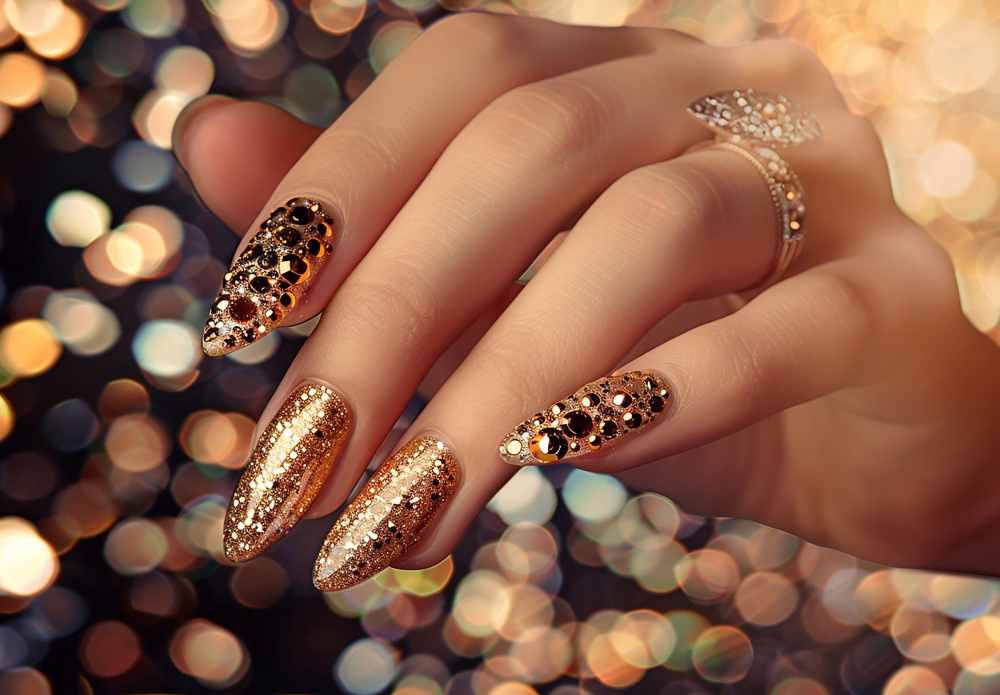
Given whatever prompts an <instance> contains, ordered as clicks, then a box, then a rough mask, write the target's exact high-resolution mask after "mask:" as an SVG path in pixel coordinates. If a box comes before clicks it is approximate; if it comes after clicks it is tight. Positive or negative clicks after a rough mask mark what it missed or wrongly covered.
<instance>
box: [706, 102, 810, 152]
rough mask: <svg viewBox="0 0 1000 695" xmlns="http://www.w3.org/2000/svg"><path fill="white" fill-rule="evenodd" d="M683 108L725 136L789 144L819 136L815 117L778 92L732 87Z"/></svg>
mask: <svg viewBox="0 0 1000 695" xmlns="http://www.w3.org/2000/svg"><path fill="white" fill-rule="evenodd" d="M687 111H688V113H689V114H691V115H692V116H694V117H695V118H697V119H698V120H700V121H704V123H705V125H707V126H708V127H709V128H711V129H712V131H713V132H715V133H716V134H717V135H721V136H722V137H723V138H725V139H726V140H732V141H734V142H738V141H740V140H746V141H747V142H749V143H756V144H760V145H778V146H791V145H801V144H803V143H806V142H811V141H813V140H815V139H817V138H818V137H819V136H820V133H821V131H820V127H819V122H818V121H817V120H816V117H815V116H814V115H813V114H812V113H810V112H809V111H807V110H806V109H804V108H802V107H801V106H799V105H798V104H796V103H795V102H793V101H790V100H788V99H786V98H785V97H783V96H782V95H780V94H768V93H767V92H757V91H754V90H752V89H742V90H741V89H732V90H729V91H726V92H715V93H714V94H709V95H708V96H705V97H702V98H701V99H699V100H698V101H695V102H693V103H692V104H691V105H690V106H688V108H687Z"/></svg>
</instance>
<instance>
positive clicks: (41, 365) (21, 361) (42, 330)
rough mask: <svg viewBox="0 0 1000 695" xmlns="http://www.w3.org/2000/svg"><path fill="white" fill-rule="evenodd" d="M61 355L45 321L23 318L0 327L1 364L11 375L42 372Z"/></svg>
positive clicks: (60, 345) (35, 374)
mask: <svg viewBox="0 0 1000 695" xmlns="http://www.w3.org/2000/svg"><path fill="white" fill-rule="evenodd" d="M61 354H62V343H60V342H59V336H58V335H57V334H56V331H55V329H53V328H52V325H51V324H49V322H48V321H43V320H42V319H24V320H22V321H15V322H14V323H8V324H7V325H6V326H4V327H3V328H0V367H3V368H4V369H6V370H7V371H8V372H9V373H11V374H13V375H14V376H18V377H32V376H38V375H39V374H43V373H44V372H47V371H48V370H49V369H51V368H52V366H53V365H54V364H55V363H56V362H57V361H58V360H59V356H60V355H61Z"/></svg>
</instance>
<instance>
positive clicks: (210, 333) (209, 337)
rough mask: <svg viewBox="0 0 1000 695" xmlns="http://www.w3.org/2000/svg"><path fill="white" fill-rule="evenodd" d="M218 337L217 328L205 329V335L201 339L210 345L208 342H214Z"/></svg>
mask: <svg viewBox="0 0 1000 695" xmlns="http://www.w3.org/2000/svg"><path fill="white" fill-rule="evenodd" d="M218 337H219V329H218V328H206V329H205V334H204V335H203V336H202V338H203V339H204V341H205V342H206V343H210V342H212V341H213V340H215V339H216V338H218Z"/></svg>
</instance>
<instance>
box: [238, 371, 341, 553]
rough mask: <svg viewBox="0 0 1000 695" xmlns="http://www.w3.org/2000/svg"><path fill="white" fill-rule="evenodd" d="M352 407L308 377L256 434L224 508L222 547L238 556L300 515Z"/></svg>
mask: <svg viewBox="0 0 1000 695" xmlns="http://www.w3.org/2000/svg"><path fill="white" fill-rule="evenodd" d="M351 421H352V418H351V411H350V409H349V408H348V407H347V405H346V403H345V402H344V400H343V399H342V398H341V397H340V396H338V395H337V394H336V393H334V391H333V390H332V389H330V388H329V387H328V386H324V385H323V384H320V383H318V382H313V381H307V382H304V383H302V384H300V385H299V386H297V387H296V388H295V389H294V390H293V391H292V392H291V393H290V394H289V395H288V398H287V399H286V400H285V402H284V404H283V405H282V406H281V408H280V409H279V410H278V413H277V414H276V415H275V416H274V419H272V420H271V421H270V422H269V423H268V425H267V427H265V428H264V432H263V433H262V434H261V435H260V438H259V439H258V440H257V445H256V446H255V447H254V450H253V453H252V454H251V455H250V461H249V462H248V463H247V465H246V467H245V468H244V469H243V474H242V475H241V476H240V480H239V482H238V483H237V484H236V491H235V492H233V497H232V500H231V501H230V502H229V510H228V511H227V512H226V519H225V527H224V530H223V543H222V546H223V549H224V550H225V552H226V557H228V558H229V559H230V560H232V561H234V562H243V561H245V560H249V559H250V558H253V557H256V556H257V555H259V554H260V553H262V552H264V551H265V550H267V549H268V548H269V547H271V546H272V545H274V543H276V542H277V541H278V540H279V539H280V538H281V537H282V536H284V535H285V534H286V533H288V532H289V531H290V530H291V529H292V527H293V526H295V524H296V522H298V520H299V519H301V518H302V515H303V514H305V512H306V510H307V509H308V508H309V505H310V504H312V502H313V500H314V499H315V498H316V494H317V493H318V492H319V490H320V488H321V487H322V486H323V482H324V481H325V480H326V478H327V475H329V473H330V469H331V468H332V467H333V462H334V460H335V459H336V458H337V454H338V453H339V452H340V450H341V449H342V448H343V445H344V442H345V441H346V440H347V435H348V431H349V430H350V428H351Z"/></svg>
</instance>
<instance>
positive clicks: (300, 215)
mask: <svg viewBox="0 0 1000 695" xmlns="http://www.w3.org/2000/svg"><path fill="white" fill-rule="evenodd" d="M288 219H289V220H290V221H291V222H292V224H309V223H310V222H311V221H312V211H310V210H309V208H307V207H305V206H304V205H296V206H295V207H294V208H292V210H291V212H289V213H288Z"/></svg>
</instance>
